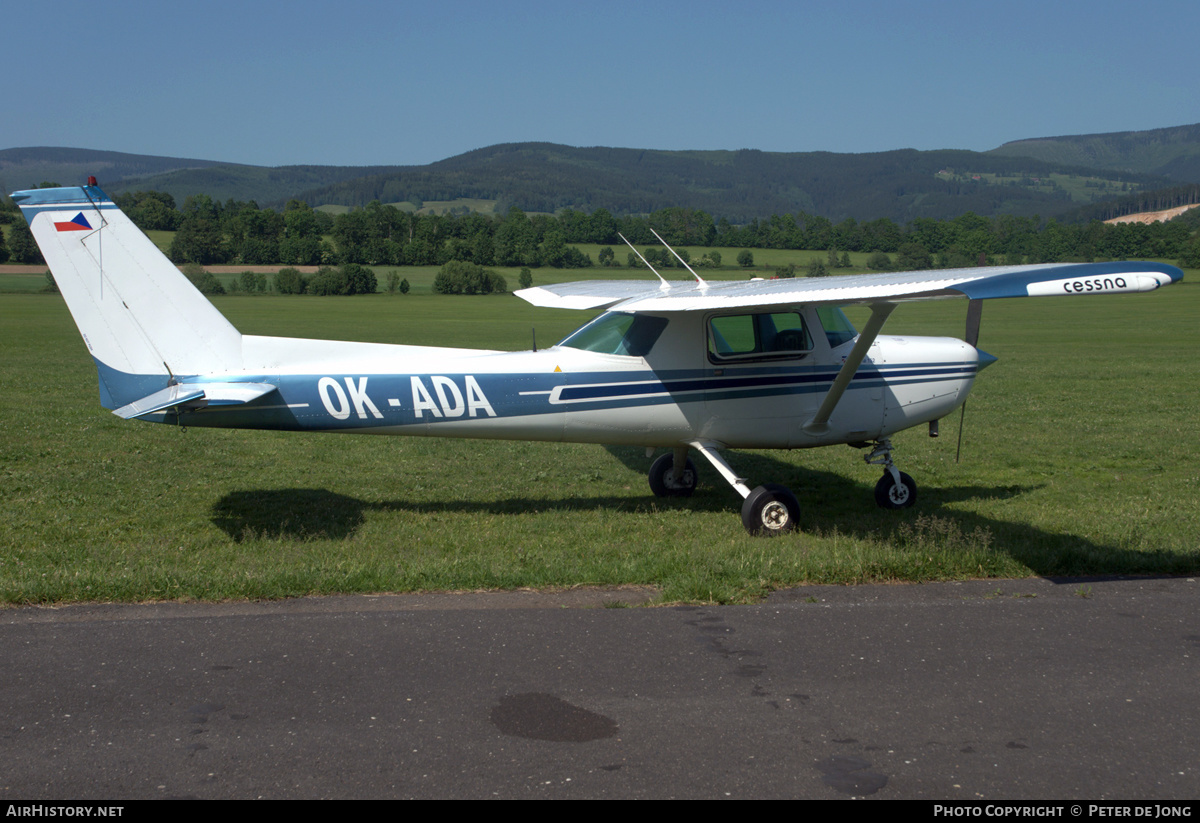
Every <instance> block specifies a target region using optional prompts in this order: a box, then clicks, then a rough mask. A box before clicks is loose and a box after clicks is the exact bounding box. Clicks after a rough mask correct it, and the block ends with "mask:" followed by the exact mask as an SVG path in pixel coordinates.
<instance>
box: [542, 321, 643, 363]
mask: <svg viewBox="0 0 1200 823" xmlns="http://www.w3.org/2000/svg"><path fill="white" fill-rule="evenodd" d="M666 327H667V318H665V317H654V316H652V315H648V314H629V313H627V312H605V313H604V314H602V315H600V316H599V317H597V318H596V319H595V320H593V321H592V322H590V323H588V324H587V325H586V326H583V327H582V328H580V329H578V330H577V331H575V332H573V333H571V335H570V336H568V337H567V339H566V340H563V341H562V342H561V343H559V344H558V345H560V346H566V347H568V348H572V349H582V350H583V351H593V352H599V353H600V354H623V355H627V356H629V357H645V356H646V355H647V354H649V353H650V349H652V348H653V347H654V344H655V343H656V342H657V341H658V338H659V336H660V335H661V334H662V333H663V329H665V328H666Z"/></svg>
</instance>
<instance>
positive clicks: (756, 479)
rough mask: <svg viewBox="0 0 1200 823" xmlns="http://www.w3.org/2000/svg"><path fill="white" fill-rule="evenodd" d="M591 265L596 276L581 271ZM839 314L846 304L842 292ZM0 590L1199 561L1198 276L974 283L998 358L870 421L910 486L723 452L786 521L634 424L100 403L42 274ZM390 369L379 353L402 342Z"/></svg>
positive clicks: (494, 307) (111, 596) (391, 309)
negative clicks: (902, 415)
mask: <svg viewBox="0 0 1200 823" xmlns="http://www.w3.org/2000/svg"><path fill="white" fill-rule="evenodd" d="M588 275H589V276H592V277H596V276H603V275H601V274H600V273H599V272H589V273H588ZM215 302H216V304H217V306H218V308H220V309H221V310H222V311H223V312H225V313H226V314H227V316H228V317H229V318H230V319H231V320H232V321H233V323H234V324H235V325H236V326H238V327H239V328H240V329H241V330H242V331H245V332H250V333H258V334H274V335H289V336H300V337H325V338H336V339H357V340H371V341H380V342H395V343H401V342H403V343H422V344H430V345H451V346H473V347H480V348H495V349H516V348H529V346H530V344H531V336H532V333H531V327H536V329H537V340H538V343H539V346H542V347H544V346H547V345H550V344H551V343H553V342H554V341H556V340H557V339H560V338H561V337H563V336H564V335H565V334H566V333H567V332H569V331H570V330H571V329H573V328H574V327H575V326H577V325H579V324H581V323H582V322H583V321H584V320H585V319H587V317H586V316H585V315H583V314H581V313H576V312H564V311H548V310H543V309H535V308H532V307H530V306H528V305H527V304H525V303H524V302H523V301H521V300H519V299H517V298H514V297H512V296H510V295H497V296H485V297H440V296H434V295H429V294H419V295H418V294H410V295H407V296H403V297H401V296H389V295H376V296H371V297H335V298H315V297H294V298H293V297H280V296H266V297H225V298H218V299H217V300H216V301H215ZM965 309H966V303H965V301H948V302H939V303H926V304H908V305H902V306H900V308H898V309H897V311H896V312H895V313H894V314H893V315H892V318H891V319H890V320H889V322H888V325H887V327H886V328H885V330H884V331H885V333H892V334H937V335H942V334H945V335H954V336H958V335H961V333H962V327H963V323H964V315H965ZM851 314H852V315H855V316H856V319H859V320H861V317H862V313H861V312H857V313H855V312H851ZM0 315H2V316H3V323H0V343H2V346H3V349H2V350H3V352H4V356H3V359H2V361H0V386H2V387H3V388H2V390H0V472H2V475H3V485H2V488H3V493H2V495H0V602H4V603H9V604H14V603H49V602H67V601H79V600H100V601H108V600H154V599H223V598H274V597H288V596H296V595H303V594H311V593H335V592H383V591H390V592H399V591H418V590H475V589H491V588H517V587H537V588H552V587H571V586H581V585H620V584H650V585H654V586H657V587H658V588H659V590H660V592H661V599H662V600H663V601H666V602H671V601H679V600H688V601H717V602H744V601H748V600H753V599H754V598H756V597H760V596H761V595H762V594H764V593H765V592H767V591H769V590H771V589H773V588H777V587H782V586H789V585H795V584H798V583H805V582H825V583H865V582H877V581H925V580H941V579H958V578H973V577H990V576H1000V577H1009V576H1016V577H1020V576H1027V575H1104V574H1149V575H1154V574H1192V573H1196V572H1197V571H1200V503H1198V502H1197V501H1198V498H1200V468H1198V466H1200V463H1198V458H1200V437H1198V436H1197V429H1198V428H1200V427H1198V426H1197V422H1198V421H1200V408H1198V406H1200V404H1198V401H1200V356H1198V355H1200V334H1198V333H1197V330H1196V327H1197V317H1198V316H1200V285H1198V284H1197V282H1196V280H1195V278H1194V276H1192V278H1191V279H1190V280H1189V281H1185V282H1184V283H1182V284H1178V285H1175V286H1172V287H1170V288H1167V289H1164V290H1162V291H1159V292H1156V293H1153V294H1149V295H1134V296H1128V297H1111V296H1108V297H1076V298H1070V299H1068V298H1062V299H1053V298H1049V299H1042V300H1005V301H989V302H988V303H987V304H986V305H985V307H984V316H983V333H982V335H981V337H980V347H981V348H982V349H984V350H985V351H988V352H991V353H992V354H994V355H996V356H998V357H999V358H1000V361H999V362H998V363H997V364H995V365H993V366H991V367H990V368H989V369H988V370H987V371H986V372H984V373H983V375H982V376H981V377H980V379H979V381H978V382H977V384H976V387H975V391H974V393H973V394H972V396H971V399H970V401H969V403H968V407H967V412H966V432H965V437H964V444H963V456H962V461H961V463H956V462H955V459H954V452H955V441H956V438H957V435H958V428H959V426H958V414H957V413H955V414H954V415H953V416H951V417H948V418H946V419H945V420H943V421H942V427H941V437H940V438H938V439H930V438H929V437H928V436H927V433H926V430H925V427H923V426H922V427H920V428H918V429H914V430H911V431H908V432H905V433H902V434H900V435H899V436H897V437H895V438H894V442H895V445H896V452H895V459H896V461H897V463H898V464H899V465H900V467H901V468H902V469H903V470H904V471H906V472H908V473H909V474H911V475H912V476H913V477H914V478H915V479H916V481H917V483H918V486H919V500H918V502H917V505H916V506H915V507H914V508H913V509H909V510H905V511H901V512H890V511H881V510H879V509H877V508H876V507H875V504H874V502H873V497H872V488H873V486H874V484H875V481H876V480H877V479H878V475H879V470H878V469H877V468H875V467H868V466H866V465H864V463H863V461H862V459H861V452H859V451H856V450H853V449H850V448H847V447H835V448H827V449H819V450H812V451H795V452H733V453H732V454H731V455H730V459H731V462H732V463H733V465H734V467H735V468H736V469H737V471H738V472H739V473H741V474H743V475H744V476H747V477H748V478H749V479H750V485H751V486H754V485H758V484H760V483H765V482H778V483H783V484H785V485H787V486H789V487H790V488H792V489H793V490H794V491H795V493H796V495H797V497H798V499H799V501H800V505H801V507H802V513H801V531H800V532H799V533H797V534H794V535H789V536H785V537H783V538H778V539H761V538H758V539H756V538H751V537H749V536H748V535H746V534H745V532H744V530H743V529H742V525H741V522H740V518H739V510H740V504H741V500H740V498H739V497H738V495H737V494H736V493H735V492H734V491H733V490H732V489H731V488H730V487H729V486H728V485H727V484H726V483H725V482H724V481H723V480H722V479H721V478H720V477H719V476H718V475H717V474H716V472H715V471H713V470H712V469H711V467H709V466H708V465H707V463H706V462H705V461H703V460H698V466H699V468H700V472H701V485H700V488H699V489H698V490H697V492H696V494H695V496H694V497H692V498H690V499H686V500H657V499H655V498H654V497H653V496H652V495H651V493H650V491H649V488H648V486H647V484H646V478H645V472H646V470H647V469H648V467H649V465H650V462H651V460H650V459H649V458H647V457H646V456H645V454H644V451H643V450H642V449H637V448H630V449H622V448H604V447H601V446H588V445H565V446H564V445H557V444H541V443H523V442H513V443H505V442H488V441H465V440H442V439H422V438H385V437H370V436H356V435H321V434H286V433H273V432H254V431H221V430H209V429H187V430H180V429H179V428H177V427H171V426H163V425H155V424H149V423H142V422H135V421H122V420H120V419H118V418H116V417H115V416H113V415H112V414H111V413H109V412H108V411H106V410H104V409H102V408H101V407H100V405H99V400H98V395H97V388H96V373H95V369H94V367H93V365H92V362H91V359H90V358H89V356H88V354H87V352H86V349H85V348H84V345H83V343H82V341H81V339H80V337H79V334H78V332H77V331H76V330H75V328H74V326H73V324H72V323H71V319H70V316H69V314H68V312H67V310H66V307H65V304H64V303H63V302H62V300H61V299H60V298H59V297H57V296H55V295H42V294H5V295H0ZM398 368H402V366H400V367H398Z"/></svg>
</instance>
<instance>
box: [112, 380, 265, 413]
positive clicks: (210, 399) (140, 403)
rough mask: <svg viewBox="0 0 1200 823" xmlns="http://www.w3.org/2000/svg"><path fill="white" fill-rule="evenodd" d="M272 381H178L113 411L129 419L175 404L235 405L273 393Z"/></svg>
mask: <svg viewBox="0 0 1200 823" xmlns="http://www.w3.org/2000/svg"><path fill="white" fill-rule="evenodd" d="M273 391H275V387H274V386H272V385H271V384H270V383H176V384H175V385H174V386H167V387H166V388H165V389H163V390H162V391H156V392H155V393H154V394H151V395H147V396H146V397H143V398H142V399H141V400H135V401H133V402H132V403H130V404H129V405H127V406H122V407H121V408H119V409H117V410H116V411H114V412H113V414H115V415H116V416H117V417H121V418H124V419H125V420H130V419H132V418H135V417H144V416H145V415H147V414H154V413H155V412H161V411H163V410H164V409H170V408H173V407H176V406H188V407H191V408H196V407H200V406H236V405H241V404H244V403H249V402H250V401H252V400H257V399H258V398H260V397H262V396H264V395H267V394H270V393H271V392H273Z"/></svg>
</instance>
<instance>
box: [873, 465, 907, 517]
mask: <svg viewBox="0 0 1200 823" xmlns="http://www.w3.org/2000/svg"><path fill="white" fill-rule="evenodd" d="M916 502H917V483H916V481H915V480H913V479H912V478H911V477H909V476H908V475H907V474H905V473H904V472H900V485H898V486H897V485H896V481H895V480H893V479H892V473H891V472H884V473H883V477H881V478H879V482H878V483H876V484H875V503H876V504H877V505H878V506H879V507H880V508H881V509H907V508H908V507H909V506H911V505H912V504H913V503H916Z"/></svg>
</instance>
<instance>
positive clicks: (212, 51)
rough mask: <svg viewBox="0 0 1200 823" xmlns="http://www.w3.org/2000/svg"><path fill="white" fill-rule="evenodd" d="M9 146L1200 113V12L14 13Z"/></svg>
mask: <svg viewBox="0 0 1200 823" xmlns="http://www.w3.org/2000/svg"><path fill="white" fill-rule="evenodd" d="M0 14H2V16H0V19H2V20H3V21H4V25H3V34H2V35H0V38H2V40H3V42H4V44H5V58H6V63H7V65H8V68H9V71H8V73H7V74H8V77H9V83H7V84H6V88H7V91H6V93H5V95H4V96H3V103H2V105H0V148H13V147H18V146H72V147H81V148H94V149H109V150H113V151H125V152H133V153H137V154H157V155H168V156H176V157H195V158H202V159H211V160H225V161H230V162H241V163H253V164H258V165H268V166H275V165H287V164H295V163H313V164H328V165H367V164H388V165H391V164H422V163H429V162H432V161H435V160H439V159H442V158H445V157H450V156H453V155H455V154H460V153H462V152H465V151H470V150H471V149H476V148H481V147H483V146H489V145H492V144H495V143H504V142H516V141H526V140H540V141H549V142H554V143H566V144H570V145H576V146H624V147H636V148H654V149H739V148H756V149H762V150H765V151H836V152H871V151H886V150H889V149H896V148H917V149H936V148H962V149H975V150H985V149H990V148H994V147H996V146H998V145H1000V144H1001V143H1003V142H1005V141H1008V140H1016V139H1020V138H1025V137H1043V136H1051V135H1061V134H1090V133H1096V132H1109V131H1130V130H1141V129H1152V128H1161V127H1165V126H1175V125H1183V124H1188V123H1196V122H1200V82H1198V79H1197V62H1198V61H1197V48H1196V44H1197V35H1198V34H1200V3H1197V2H1196V1H1195V0H1187V1H1186V2H1179V1H1177V0H1146V1H1145V2H1133V0H1125V2H1108V0H1094V2H1066V1H1064V0H1042V2H1025V0H1007V2H1003V3H997V2H975V1H974V0H958V2H935V1H934V0H911V2H904V0H893V2H878V1H877V0H843V2H841V3H837V4H834V3H828V2H820V3H809V2H791V3H784V2H755V0H744V2H742V3H739V4H734V3H732V2H728V0H726V1H725V2H707V0H692V1H691V2H652V0H648V1H647V2H603V1H602V2H594V3H591V4H586V5H585V4H582V3H571V2H561V0H559V2H519V1H517V0H512V1H509V0H492V2H477V1H476V0H458V2H454V3H444V4H439V3H432V2H428V0H424V2H386V3H385V2H366V1H365V0H364V1H362V2H360V1H359V0H341V2H309V0H292V2H253V0H242V2H224V0H217V1H216V2H193V3H188V4H182V3H180V4H177V3H164V2H161V0H159V2H153V3H150V2H122V0H110V2H106V3H95V2H75V0H55V2H50V3H29V2H25V3H8V4H5V6H4V7H3V11H2V13H0Z"/></svg>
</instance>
